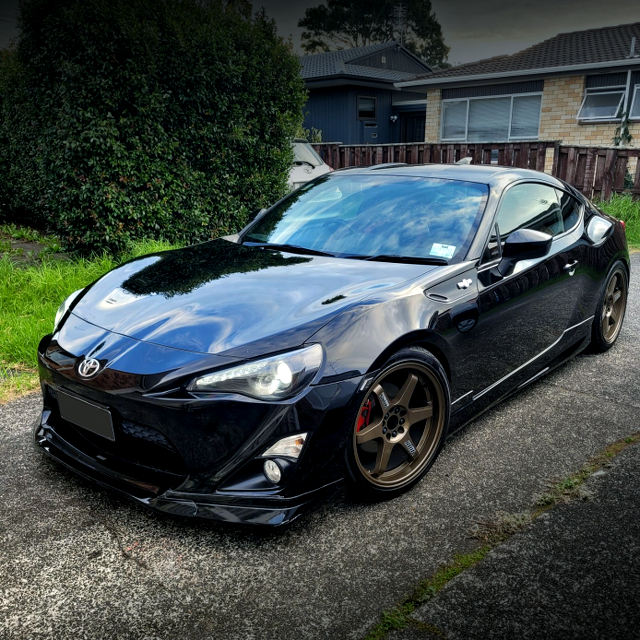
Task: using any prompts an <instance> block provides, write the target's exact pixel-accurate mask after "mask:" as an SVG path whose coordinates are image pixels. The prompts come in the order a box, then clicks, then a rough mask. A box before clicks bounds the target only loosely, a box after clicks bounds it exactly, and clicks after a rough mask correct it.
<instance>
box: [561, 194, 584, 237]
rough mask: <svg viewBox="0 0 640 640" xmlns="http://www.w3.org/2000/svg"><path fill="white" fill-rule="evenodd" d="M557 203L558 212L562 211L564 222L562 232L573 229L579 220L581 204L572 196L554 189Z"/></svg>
mask: <svg viewBox="0 0 640 640" xmlns="http://www.w3.org/2000/svg"><path fill="white" fill-rule="evenodd" d="M556 193H557V194H558V201H559V202H560V210H561V211H562V220H563V222H564V230H565V231H569V230H570V229H573V227H575V226H576V224H577V223H578V219H579V218H580V209H581V204H580V203H579V202H578V201H577V200H576V199H575V198H573V197H572V196H570V195H569V194H568V193H566V192H564V191H560V190H559V189H556Z"/></svg>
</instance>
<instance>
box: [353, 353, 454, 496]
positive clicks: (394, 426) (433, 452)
mask: <svg viewBox="0 0 640 640" xmlns="http://www.w3.org/2000/svg"><path fill="white" fill-rule="evenodd" d="M448 420H449V385H448V382H447V378H446V375H445V372H444V370H443V368H442V365H441V364H440V363H439V362H438V360H437V359H436V358H434V356H433V355H432V354H431V353H429V352H428V351H426V350H425V349H422V348H420V347H410V348H407V349H403V350H401V351H399V352H398V353H397V354H395V355H394V356H393V357H392V358H391V359H390V360H389V361H388V362H387V363H386V365H385V366H384V368H383V369H382V371H381V372H380V373H379V374H378V376H377V377H376V379H375V380H374V381H373V382H372V384H371V385H370V387H369V390H368V392H367V393H366V394H365V396H364V398H363V399H362V401H361V402H360V404H359V408H358V410H357V413H356V415H355V418H352V419H351V421H350V429H351V437H350V439H349V441H348V442H347V464H348V468H349V477H350V480H351V484H352V487H351V488H352V489H354V490H355V491H354V493H355V494H356V495H357V496H358V497H363V498H368V499H371V498H373V499H376V498H378V499H379V498H388V497H393V496H395V495H397V494H399V493H401V492H403V491H406V490H407V489H408V488H409V487H411V486H413V485H414V484H415V483H416V482H418V481H419V480H420V479H421V478H422V477H423V476H424V475H425V473H426V472H427V471H428V470H429V467H431V465H432V464H433V462H434V461H435V459H436V457H437V456H438V454H439V453H440V449H441V447H442V443H443V441H444V437H445V435H446V428H447V424H448Z"/></svg>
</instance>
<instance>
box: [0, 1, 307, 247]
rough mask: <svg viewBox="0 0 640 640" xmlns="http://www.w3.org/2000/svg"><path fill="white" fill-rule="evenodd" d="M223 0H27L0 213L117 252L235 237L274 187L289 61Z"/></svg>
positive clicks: (12, 69) (3, 62) (294, 86)
mask: <svg viewBox="0 0 640 640" xmlns="http://www.w3.org/2000/svg"><path fill="white" fill-rule="evenodd" d="M240 4H241V5H242V3H240ZM225 6H227V10H223V9H222V3H221V2H214V1H211V0H210V1H209V2H202V1H198V0H55V1H54V2H51V0H25V2H24V3H23V4H22V6H21V17H20V26H21V29H22V31H21V36H20V40H19V42H18V46H17V49H16V51H15V52H14V54H13V55H5V56H4V58H2V59H0V75H1V76H2V77H1V78H0V93H1V94H2V102H1V105H0V115H1V122H0V157H1V158H2V160H0V162H3V163H4V164H3V166H2V167H0V169H2V176H1V177H0V207H1V206H2V205H3V201H4V205H5V206H4V211H5V217H8V213H7V212H10V213H11V215H12V217H13V218H14V220H15V221H16V222H19V223H22V224H32V225H33V224H35V225H39V226H45V227H47V228H48V229H50V230H52V231H54V232H56V233H57V234H58V235H59V236H60V237H61V238H62V239H63V242H65V244H66V248H70V249H77V250H81V251H88V250H94V249H98V248H106V249H108V250H110V251H122V250H124V249H126V248H127V247H128V246H129V245H130V243H131V242H132V241H133V240H136V239H139V238H149V237H151V238H158V239H166V240H168V241H171V242H194V241H198V240H204V239H208V238H211V237H215V236H218V235H221V234H225V233H230V232H233V231H235V230H237V229H238V228H239V227H241V226H242V225H243V224H244V222H245V221H246V218H247V215H248V213H249V212H250V211H252V210H254V209H256V208H260V207H262V206H265V205H268V204H271V203H272V202H274V201H275V200H276V199H278V198H279V197H280V196H281V195H283V194H284V192H285V190H286V177H287V173H288V169H289V166H290V164H291V159H292V155H291V149H290V139H291V138H292V137H293V136H294V134H295V131H296V129H297V127H298V125H299V123H300V122H301V119H302V107H303V104H304V100H305V92H304V85H303V83H302V80H301V79H300V75H299V63H298V60H297V59H296V57H295V56H294V55H293V54H292V53H291V51H290V50H289V49H288V48H287V46H286V45H285V44H284V43H283V42H282V40H281V39H279V38H278V37H277V36H276V33H275V27H274V25H273V23H271V22H269V21H268V20H267V19H266V17H265V16H264V13H263V14H260V15H258V16H257V17H256V18H255V19H253V20H251V19H250V17H249V15H248V12H247V11H244V14H243V13H242V12H238V11H237V10H236V11H234V10H229V9H228V7H229V6H231V7H233V6H234V4H233V3H225Z"/></svg>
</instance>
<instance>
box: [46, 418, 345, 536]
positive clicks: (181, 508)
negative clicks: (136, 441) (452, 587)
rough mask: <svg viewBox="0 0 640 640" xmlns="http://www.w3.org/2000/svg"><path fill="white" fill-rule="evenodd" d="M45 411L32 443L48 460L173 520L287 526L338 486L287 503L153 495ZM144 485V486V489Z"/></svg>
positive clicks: (247, 498)
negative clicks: (62, 430)
mask: <svg viewBox="0 0 640 640" xmlns="http://www.w3.org/2000/svg"><path fill="white" fill-rule="evenodd" d="M48 415H50V413H49V412H47V411H43V413H42V416H41V417H40V418H39V419H38V421H37V423H36V426H35V440H36V444H37V445H38V446H39V447H40V449H42V451H44V452H45V453H46V454H47V455H48V456H50V457H51V458H53V459H54V460H56V461H57V462H59V463H60V464H62V465H63V466H65V467H67V468H68V469H70V470H71V471H74V472H75V473H77V474H79V475H81V476H82V477H84V478H87V479H88V480H93V481H94V482H97V483H98V484H99V485H101V486H103V487H106V488H108V489H111V490H112V491H115V492H116V493H119V494H120V495H123V496H125V497H127V498H129V499H131V500H133V501H135V502H137V503H138V504H141V505H143V506H145V507H148V508H150V509H153V510H155V511H159V512H162V513H166V514H171V515H175V516H182V517H187V518H206V519H209V520H217V521H220V522H228V523H236V524H256V525H270V526H277V525H281V524H285V523H288V522H291V521H292V520H294V519H295V518H297V517H298V516H300V515H301V514H302V513H304V512H305V511H306V510H307V509H308V508H309V507H311V506H312V505H313V503H314V502H315V501H317V500H319V499H321V498H322V497H324V496H325V495H327V494H328V493H330V491H331V490H332V488H333V487H334V485H335V484H337V482H339V481H335V480H334V481H333V482H331V483H329V484H327V485H325V486H322V487H319V488H317V489H315V490H314V491H310V492H309V493H306V494H304V495H298V496H294V497H291V498H285V497H283V496H274V497H271V498H261V497H260V496H255V495H244V496H243V495H238V496H229V495H227V496H224V495H220V494H218V495H215V494H212V495H194V494H189V493H181V492H178V491H172V490H167V491H165V492H164V493H161V494H159V495H158V494H156V493H155V492H154V490H153V489H154V488H155V487H154V486H153V485H151V484H150V483H149V484H147V483H145V482H144V481H141V480H139V479H138V478H136V477H133V476H131V475H127V474H126V473H125V472H124V471H118V470H117V467H116V468H114V467H113V466H108V461H105V462H106V464H101V463H100V462H99V461H97V460H96V459H95V458H93V457H91V456H90V455H88V454H87V453H84V452H83V451H81V450H79V449H77V448H76V447H74V446H73V445H71V444H70V443H69V442H67V441H66V440H64V438H62V437H61V436H59V435H58V434H57V433H56V431H55V429H53V428H52V427H51V426H50V425H48V424H47V417H48ZM145 484H147V486H146V487H145Z"/></svg>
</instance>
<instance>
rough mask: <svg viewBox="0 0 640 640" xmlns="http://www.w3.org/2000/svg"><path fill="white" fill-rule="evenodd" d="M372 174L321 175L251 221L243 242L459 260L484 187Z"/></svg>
mask: <svg viewBox="0 0 640 640" xmlns="http://www.w3.org/2000/svg"><path fill="white" fill-rule="evenodd" d="M376 173H377V172H372V174H371V175H344V174H342V175H340V174H332V175H327V176H323V177H322V178H320V179H319V180H316V181H314V182H313V183H312V184H311V185H309V186H306V187H302V188H301V189H299V190H298V191H296V192H295V193H293V194H292V195H291V196H289V197H288V198H287V199H285V200H284V201H283V202H281V203H280V204H279V205H278V206H277V207H275V208H273V209H272V210H271V211H269V213H268V214H266V215H265V216H264V217H263V218H261V219H260V220H258V221H257V222H256V224H255V225H254V226H253V227H251V228H250V229H249V231H248V234H247V235H246V236H245V241H252V240H253V241H256V240H257V241H260V242H271V243H274V244H295V245H298V246H303V247H306V248H308V249H315V250H318V251H328V252H330V253H336V254H349V255H357V256H371V255H379V254H385V255H389V254H391V255H401V256H407V257H421V258H425V257H430V256H435V257H440V258H445V259H446V260H453V259H456V258H459V257H462V256H464V254H465V253H466V251H467V249H468V247H469V244H470V243H471V240H472V239H473V236H474V235H475V232H476V229H477V227H478V224H479V222H480V218H481V217H482V213H483V211H484V207H485V204H486V201H487V197H488V187H487V185H484V184H476V183H471V182H462V181H459V180H442V179H438V178H421V177H406V176H389V175H386V176H385V175H381V174H380V173H377V175H375V174H376Z"/></svg>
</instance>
